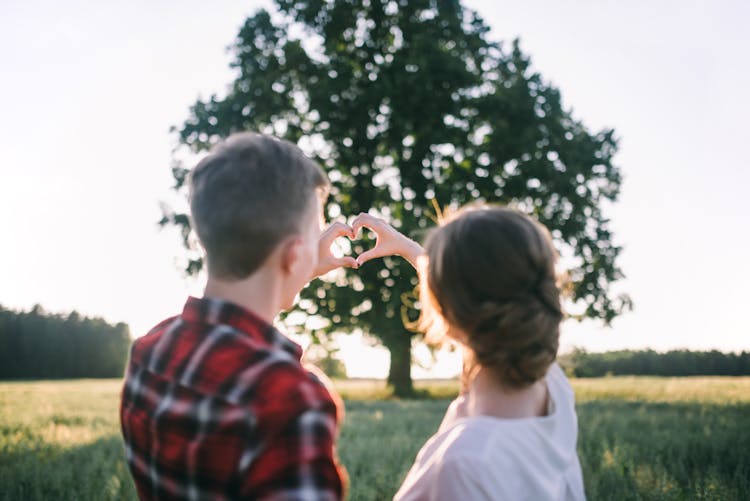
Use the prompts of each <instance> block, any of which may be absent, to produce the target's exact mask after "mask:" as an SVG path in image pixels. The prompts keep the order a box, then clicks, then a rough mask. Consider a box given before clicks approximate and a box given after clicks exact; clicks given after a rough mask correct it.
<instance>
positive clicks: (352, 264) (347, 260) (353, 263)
mask: <svg viewBox="0 0 750 501" xmlns="http://www.w3.org/2000/svg"><path fill="white" fill-rule="evenodd" d="M336 266H346V267H348V268H359V263H358V262H357V260H356V259H354V258H353V257H351V256H344V257H342V258H339V259H337V260H336Z"/></svg>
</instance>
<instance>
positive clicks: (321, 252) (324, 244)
mask: <svg viewBox="0 0 750 501" xmlns="http://www.w3.org/2000/svg"><path fill="white" fill-rule="evenodd" d="M354 235H355V232H354V231H353V230H352V227H351V226H349V225H348V224H345V223H340V222H336V223H333V224H331V225H330V226H329V227H328V228H326V229H325V230H324V231H323V233H321V235H320V240H318V264H317V266H316V267H315V269H314V271H313V276H312V278H317V277H319V276H321V275H325V274H326V273H328V272H329V271H331V270H334V269H336V268H339V267H341V266H348V267H350V268H359V264H358V263H357V260H356V259H354V258H353V257H352V256H344V257H336V256H334V255H333V253H332V252H331V245H333V241H334V240H336V239H337V238H339V237H349V239H350V240H351V239H353V238H354Z"/></svg>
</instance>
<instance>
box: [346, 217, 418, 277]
mask: <svg viewBox="0 0 750 501" xmlns="http://www.w3.org/2000/svg"><path fill="white" fill-rule="evenodd" d="M351 228H352V237H353V238H355V237H356V236H357V234H358V233H359V230H360V229H362V228H368V229H369V230H372V231H373V232H375V247H373V248H372V249H369V250H367V251H365V252H363V253H362V254H360V255H359V256H357V260H356V262H357V265H358V266H362V265H363V264H364V263H366V262H367V261H369V260H370V259H375V258H378V257H384V256H393V255H398V256H402V257H403V258H405V259H406V260H407V261H409V263H411V265H412V266H414V268H416V267H417V258H419V256H421V255H422V254H424V249H423V248H422V246H421V245H419V244H418V243H417V242H415V241H414V240H411V239H410V238H407V237H405V236H404V235H402V234H401V233H399V232H398V230H396V229H395V228H394V227H393V226H391V225H390V224H388V223H386V222H385V221H383V220H382V219H380V218H377V217H375V216H372V215H370V214H367V213H364V212H363V213H361V214H360V215H359V216H357V217H356V218H355V219H354V221H353V222H352V226H351Z"/></svg>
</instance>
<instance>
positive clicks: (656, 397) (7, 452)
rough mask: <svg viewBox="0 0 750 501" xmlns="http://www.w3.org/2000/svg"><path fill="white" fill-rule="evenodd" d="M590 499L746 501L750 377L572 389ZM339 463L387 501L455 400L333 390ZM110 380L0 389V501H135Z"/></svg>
mask: <svg viewBox="0 0 750 501" xmlns="http://www.w3.org/2000/svg"><path fill="white" fill-rule="evenodd" d="M573 385H574V387H575V389H576V395H577V399H578V402H579V403H578V414H579V427H580V437H579V453H580V457H581V463H582V467H583V472H584V480H585V483H586V491H587V494H588V496H589V498H590V499H608V500H609V499H633V500H638V499H722V500H725V499H726V500H735V499H736V500H741V499H750V378H676V379H667V378H639V377H617V378H602V379H589V380H577V381H573ZM337 386H338V388H339V390H340V391H341V393H342V395H343V396H344V397H345V399H346V408H347V417H346V421H345V423H344V426H343V428H342V430H341V437H340V442H339V453H340V456H341V460H342V462H343V463H344V465H345V466H346V468H347V470H348V472H349V475H350V477H351V484H352V485H351V496H350V499H353V500H371V499H372V500H376V499H377V500H380V499H389V498H390V496H391V495H392V494H393V493H394V492H395V490H396V489H397V487H398V485H399V483H400V481H401V479H402V478H403V475H404V474H405V473H406V470H407V469H408V467H409V466H410V465H411V462H412V461H413V459H414V456H415V454H416V452H417V450H418V449H419V447H420V446H421V445H422V443H423V442H424V440H425V439H427V437H429V436H430V435H431V434H432V433H433V432H434V430H435V429H436V427H437V424H438V423H439V421H440V419H441V417H442V413H443V411H444V410H445V407H446V405H447V402H448V401H447V400H446V399H445V398H448V397H450V396H451V395H453V394H455V392H456V387H455V383H450V382H449V383H444V382H442V383H440V382H432V383H429V384H427V385H426V386H423V388H422V389H423V390H425V391H426V392H429V393H430V394H433V395H436V396H439V397H443V398H438V399H423V400H403V401H400V400H378V398H381V397H383V396H384V395H386V390H385V388H384V387H383V385H382V384H381V383H377V382H372V381H346V382H340V383H338V384H337ZM119 388H120V382H119V381H115V380H81V381H55V382H30V383H27V382H17V383H1V384H0V500H5V499H12V500H24V501H25V500H37V499H55V500H57V499H65V500H67V499H81V500H89V499H91V500H99V499H105V500H106V499H135V491H134V488H133V485H132V481H131V480H130V476H129V473H128V471H127V468H126V466H125V462H124V459H123V454H122V446H121V442H120V435H119V424H118V421H117V399H118V392H119Z"/></svg>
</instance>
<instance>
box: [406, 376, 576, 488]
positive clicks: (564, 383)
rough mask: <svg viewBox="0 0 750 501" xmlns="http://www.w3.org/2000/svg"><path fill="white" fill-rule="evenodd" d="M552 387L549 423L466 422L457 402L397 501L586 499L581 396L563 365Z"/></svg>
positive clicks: (533, 420) (473, 419) (460, 402)
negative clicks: (578, 406) (581, 454)
mask: <svg viewBox="0 0 750 501" xmlns="http://www.w3.org/2000/svg"><path fill="white" fill-rule="evenodd" d="M545 380H546V383H547V389H548V395H549V407H548V413H547V415H546V416H543V417H532V418H521V419H501V418H496V417H491V416H471V417H462V416H461V414H462V412H461V410H460V409H461V407H462V406H463V405H465V402H464V398H463V397H459V398H457V399H456V400H454V401H453V402H452V403H451V405H450V406H449V407H448V411H447V412H446V415H445V418H444V419H443V423H442V424H441V425H440V429H439V430H438V432H437V433H436V434H435V435H433V436H432V437H431V438H430V439H429V440H428V441H427V443H426V444H425V445H424V446H423V447H422V450H420V451H419V454H417V459H416V461H415V463H414V465H413V466H412V468H411V470H409V473H408V474H407V475H406V479H405V480H404V483H403V485H402V486H401V488H400V489H399V491H398V492H397V493H396V496H395V497H394V500H395V501H416V500H430V501H455V500H459V501H474V500H506V499H507V500H511V499H512V500H521V499H528V500H534V501H537V500H548V499H550V500H553V499H554V500H566V501H567V500H570V501H573V500H575V501H578V500H585V499H586V496H585V494H584V490H583V477H582V475H581V465H580V463H579V461H578V453H577V452H576V440H577V437H578V420H577V417H576V412H575V397H574V394H573V389H572V388H571V387H570V383H568V380H567V378H566V377H565V374H564V373H563V371H562V370H561V369H560V367H559V366H558V365H557V364H553V365H552V366H551V367H550V369H549V371H548V372H547V376H546V378H545Z"/></svg>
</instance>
